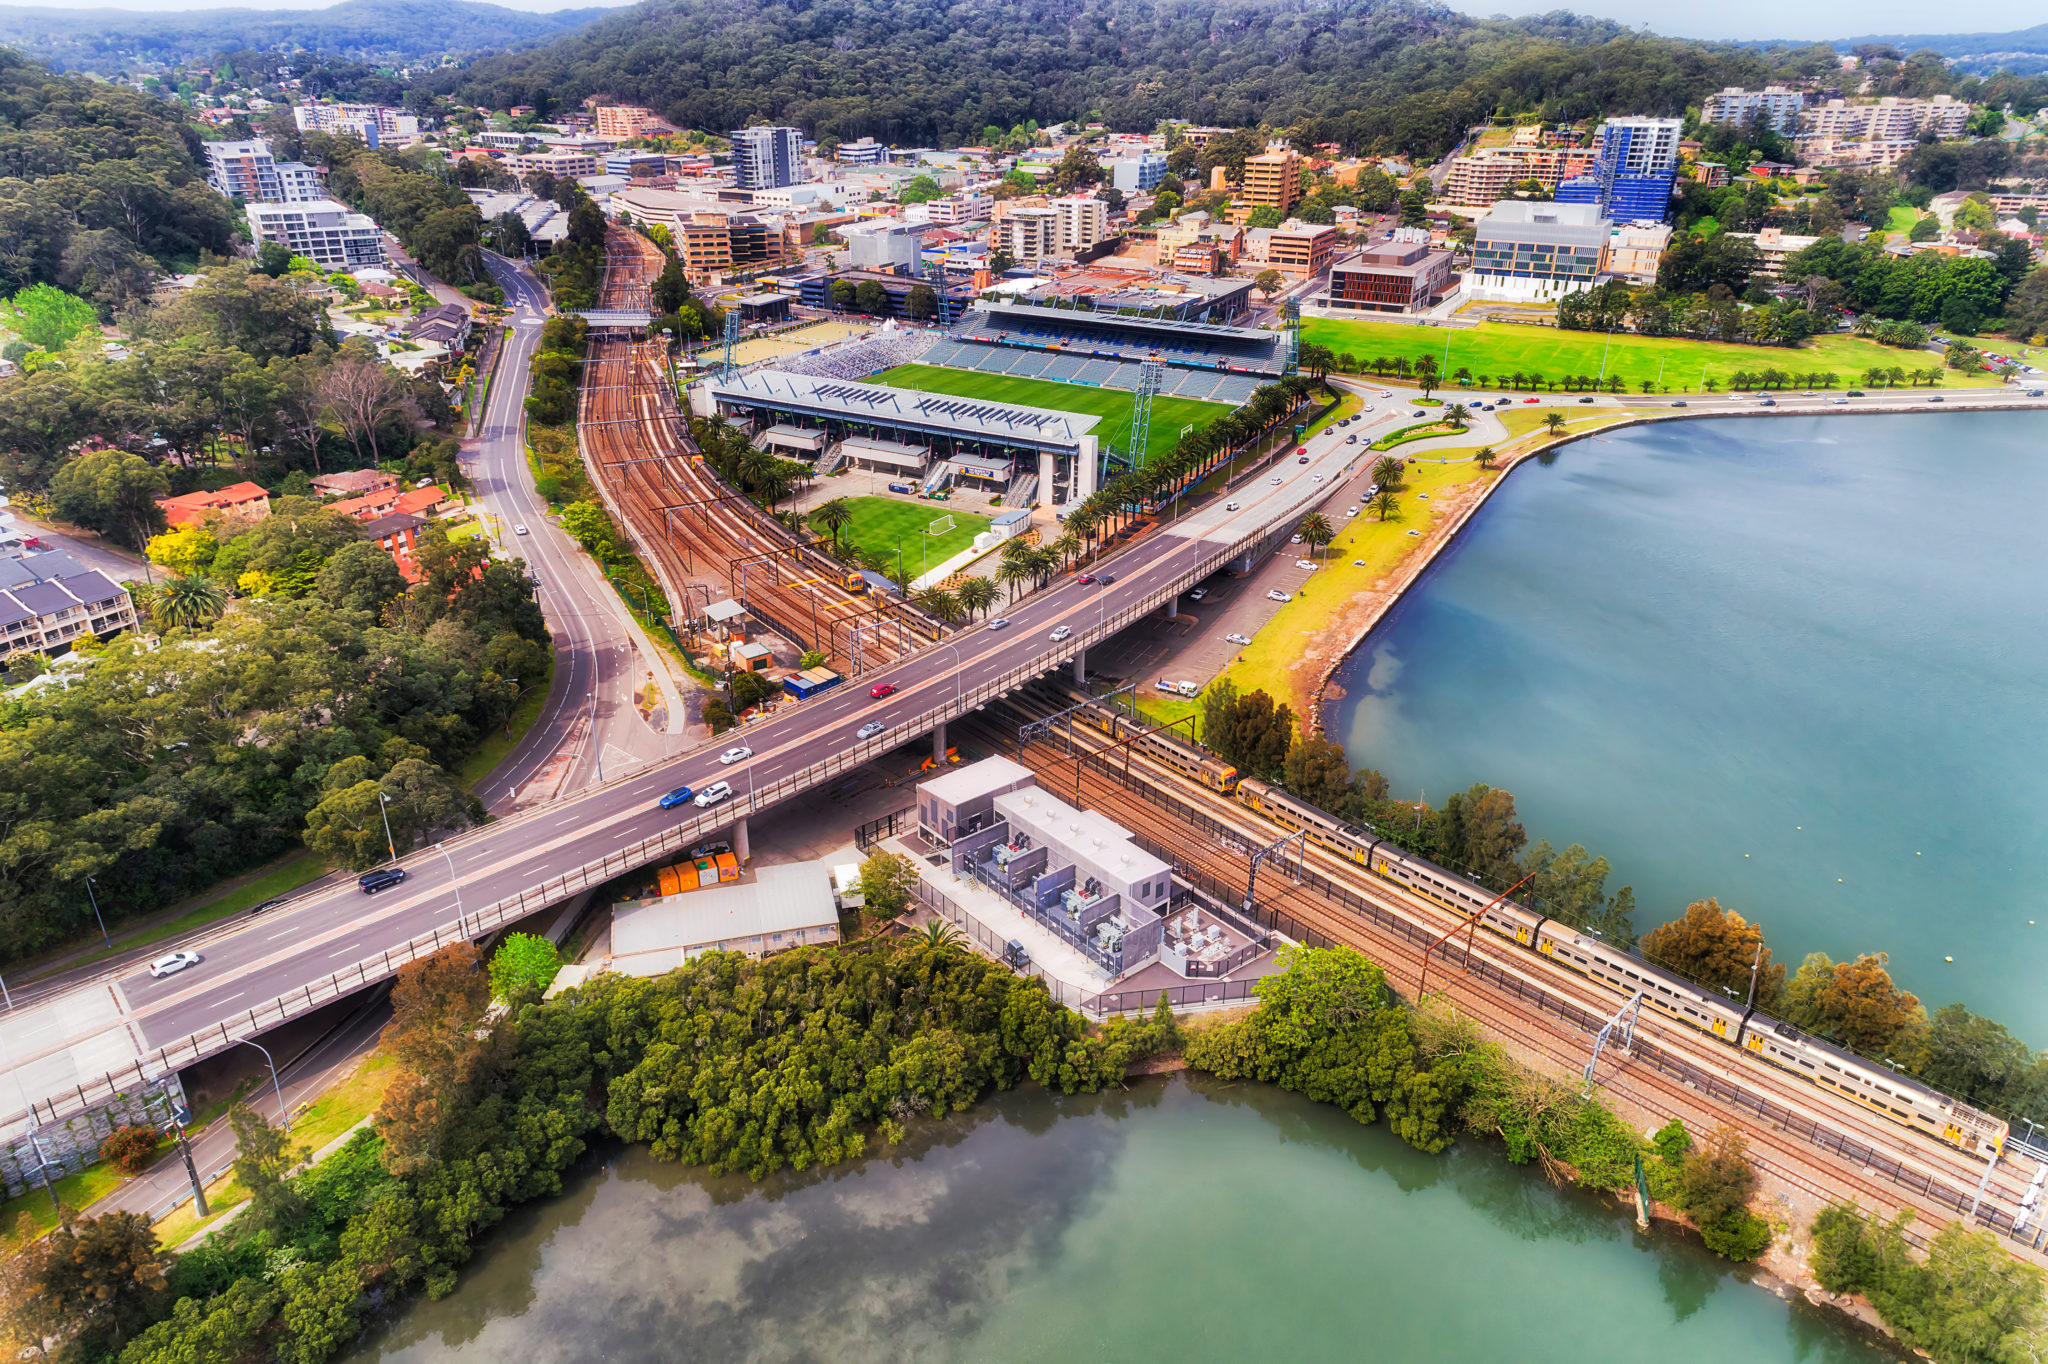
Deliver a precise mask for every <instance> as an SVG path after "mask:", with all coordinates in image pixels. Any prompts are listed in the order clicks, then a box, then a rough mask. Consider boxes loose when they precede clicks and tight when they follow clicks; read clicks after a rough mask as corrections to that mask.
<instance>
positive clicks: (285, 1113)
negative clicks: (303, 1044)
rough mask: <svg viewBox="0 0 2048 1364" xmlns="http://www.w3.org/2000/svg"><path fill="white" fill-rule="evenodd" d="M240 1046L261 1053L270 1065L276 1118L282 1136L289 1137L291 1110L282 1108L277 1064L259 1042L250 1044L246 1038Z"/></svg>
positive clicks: (281, 1093) (282, 1101) (281, 1090)
mask: <svg viewBox="0 0 2048 1364" xmlns="http://www.w3.org/2000/svg"><path fill="white" fill-rule="evenodd" d="M242 1045H243V1046H245V1047H254V1048H256V1050H258V1051H260V1052H262V1053H263V1059H264V1060H265V1061H268V1062H269V1063H270V1088H271V1091H272V1092H273V1093H275V1094H276V1095H277V1118H278V1121H279V1122H281V1123H283V1124H284V1134H285V1135H286V1136H290V1135H291V1134H292V1115H291V1110H290V1109H288V1108H286V1107H285V1106H284V1086H283V1085H281V1084H279V1083H278V1079H277V1062H276V1061H275V1060H273V1059H272V1058H271V1055H270V1048H268V1047H266V1046H264V1045H263V1044H262V1043H261V1042H252V1041H250V1040H249V1039H248V1038H246V1037H245V1038H243V1039H242Z"/></svg>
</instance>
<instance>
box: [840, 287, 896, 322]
mask: <svg viewBox="0 0 2048 1364" xmlns="http://www.w3.org/2000/svg"><path fill="white" fill-rule="evenodd" d="M834 282H835V283H838V281H834ZM853 306H854V307H855V308H858V309H859V310H860V311H861V312H864V313H866V314H867V315H868V316H870V317H886V316H888V315H889V314H890V313H891V312H892V311H894V310H893V309H892V308H891V307H890V305H889V291H888V290H887V289H884V288H883V287H882V286H881V285H879V284H877V283H876V282H875V281H873V280H871V279H864V280H862V281H861V282H860V283H859V284H857V285H855V286H854V290H853Z"/></svg>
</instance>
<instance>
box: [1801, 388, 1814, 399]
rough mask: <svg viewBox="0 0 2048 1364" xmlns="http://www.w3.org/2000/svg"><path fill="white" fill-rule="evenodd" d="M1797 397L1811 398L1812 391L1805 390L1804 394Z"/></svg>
mask: <svg viewBox="0 0 2048 1364" xmlns="http://www.w3.org/2000/svg"><path fill="white" fill-rule="evenodd" d="M1799 396H1800V397H1802V398H1811V397H1812V396H1813V390H1812V389H1810V388H1809V389H1807V390H1806V391H1805V392H1804V393H1802V394H1800V395H1799Z"/></svg>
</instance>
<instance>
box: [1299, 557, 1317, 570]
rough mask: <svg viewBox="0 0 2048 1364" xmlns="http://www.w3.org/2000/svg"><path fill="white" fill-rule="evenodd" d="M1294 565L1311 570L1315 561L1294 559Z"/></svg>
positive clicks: (1313, 568)
mask: <svg viewBox="0 0 2048 1364" xmlns="http://www.w3.org/2000/svg"><path fill="white" fill-rule="evenodd" d="M1294 566H1295V567H1296V568H1306V569H1308V570H1310V571H1311V572H1313V571H1314V570H1315V566H1316V561H1315V560H1313V559H1296V560H1295V561H1294Z"/></svg>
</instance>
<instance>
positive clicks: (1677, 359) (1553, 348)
mask: <svg viewBox="0 0 2048 1364" xmlns="http://www.w3.org/2000/svg"><path fill="white" fill-rule="evenodd" d="M1301 339H1302V340H1303V341H1304V342H1314V343H1316V344H1318V345H1323V346H1328V347H1329V348H1330V349H1331V350H1332V351H1333V352H1335V353H1336V354H1338V355H1343V354H1345V353H1346V352H1349V353H1350V354H1351V355H1352V356H1354V357H1356V359H1357V361H1358V363H1359V364H1361V365H1363V364H1367V363H1369V362H1370V361H1372V360H1373V359H1375V358H1377V357H1380V356H1385V357H1386V358H1388V359H1393V358H1395V357H1397V356H1399V357H1405V358H1406V359H1408V360H1410V361H1414V360H1418V359H1420V358H1422V357H1423V356H1425V355H1427V356H1430V357H1431V358H1433V359H1435V360H1436V361H1437V363H1438V365H1439V366H1440V367H1441V368H1442V371H1443V373H1444V375H1445V376H1446V378H1448V377H1449V376H1451V375H1454V374H1456V373H1457V372H1458V371H1459V370H1460V369H1470V370H1472V371H1473V373H1474V374H1484V375H1486V376H1488V377H1490V378H1491V377H1494V376H1498V375H1504V374H1513V373H1515V372H1516V371H1518V370H1519V371H1521V372H1522V373H1524V374H1530V373H1542V374H1545V375H1548V376H1549V377H1550V378H1552V379H1559V378H1562V377H1563V376H1565V375H1566V374H1573V375H1577V374H1592V375H1598V374H1600V373H1601V357H1602V354H1603V353H1604V354H1605V356H1606V373H1607V374H1609V375H1617V374H1618V375H1620V376H1621V377H1622V379H1623V380H1625V381H1626V382H1627V384H1628V387H1629V391H1630V392H1631V393H1633V392H1636V391H1638V390H1639V388H1640V387H1641V384H1642V381H1643V380H1645V379H1649V380H1653V381H1655V380H1657V378H1658V374H1659V371H1660V368H1661V371H1662V374H1663V378H1662V380H1661V382H1662V385H1663V387H1665V388H1667V389H1669V390H1670V391H1671V392H1673V393H1695V392H1698V391H1699V388H1700V376H1701V372H1702V369H1704V372H1705V374H1706V377H1707V378H1710V379H1713V380H1715V381H1716V382H1717V383H1718V385H1719V386H1720V388H1722V389H1723V390H1725V389H1726V388H1727V387H1728V383H1729V380H1730V378H1731V377H1732V376H1733V375H1734V374H1735V373H1736V371H1738V370H1747V371H1749V372H1751V373H1756V372H1758V371H1760V370H1763V369H1766V368H1768V369H1779V370H1784V371H1786V372H1788V373H1800V374H1803V373H1805V372H1806V371H1808V370H1818V371H1822V372H1826V371H1829V370H1832V371H1833V372H1834V373H1835V374H1836V375H1838V376H1839V377H1840V383H1839V385H1838V387H1840V388H1855V387H1858V386H1860V385H1861V384H1862V382H1863V371H1864V370H1866V369H1869V368H1871V367H1872V366H1880V367H1882V368H1885V369H1890V368H1891V367H1892V366H1894V365H1896V366H1898V367H1899V368H1900V369H1904V370H1914V369H1926V368H1928V367H1929V366H1935V365H1939V364H1940V363H1941V357H1940V356H1937V355H1935V354H1934V353H1933V352H1931V351H1908V350H1899V349H1897V348H1895V347H1892V346H1880V345H1878V344H1877V343H1876V342H1875V341H1865V340H1862V339H1860V338H1858V337H1853V336H1827V337H1821V338H1818V339H1816V340H1814V341H1811V342H1808V343H1807V344H1806V345H1804V346H1799V347H1796V348H1785V347H1779V346H1731V345H1726V344H1723V343H1721V342H1718V341H1688V340H1683V339H1670V338H1659V337H1652V336H1622V335H1616V336H1615V337H1614V338H1613V344H1612V348H1611V349H1610V348H1609V338H1608V337H1607V336H1606V335H1605V334H1604V333H1601V332H1567V331H1558V330H1557V329H1555V328H1553V327H1522V326H1516V325H1514V324H1512V323H1506V322H1500V323H1494V322H1482V323H1480V324H1479V325H1478V326H1476V327H1470V328H1463V327H1460V328H1451V329H1448V330H1447V329H1445V328H1442V327H1402V326H1395V325H1393V324H1391V323H1386V322H1353V321H1349V320H1341V321H1340V320H1336V319H1332V318H1323V317H1318V318H1305V319H1303V321H1302V324H1301ZM1446 341H1448V342H1449V345H1450V357H1449V359H1448V360H1447V359H1445V342H1446ZM1367 377H1371V376H1367ZM1942 382H1943V384H1944V385H1945V386H1947V387H1951V388H1965V387H1972V386H1984V385H1990V384H1995V383H1997V382H1998V380H1997V379H1995V378H1994V377H1993V376H1991V375H1989V374H1978V375H1974V376H1969V377H1965V376H1963V375H1960V374H1956V373H1955V372H1953V371H1951V372H1950V373H1949V374H1948V375H1947V377H1946V378H1944V379H1943V381H1942Z"/></svg>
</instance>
